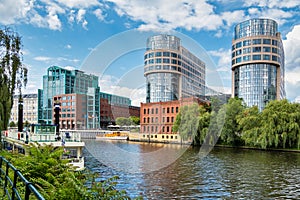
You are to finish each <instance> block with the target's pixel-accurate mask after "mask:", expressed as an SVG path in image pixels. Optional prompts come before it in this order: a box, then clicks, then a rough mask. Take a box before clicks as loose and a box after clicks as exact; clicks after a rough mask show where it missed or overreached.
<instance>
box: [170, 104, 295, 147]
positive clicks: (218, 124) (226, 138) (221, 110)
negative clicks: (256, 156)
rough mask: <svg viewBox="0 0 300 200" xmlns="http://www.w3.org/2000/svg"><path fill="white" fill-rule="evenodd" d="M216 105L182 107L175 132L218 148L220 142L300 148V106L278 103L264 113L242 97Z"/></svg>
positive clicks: (196, 141) (184, 137) (174, 128)
mask: <svg viewBox="0 0 300 200" xmlns="http://www.w3.org/2000/svg"><path fill="white" fill-rule="evenodd" d="M215 104H216V107H215V108H216V109H211V108H212V107H211V108H209V107H207V106H206V107H205V106H200V107H199V106H197V105H192V106H184V107H182V108H181V110H180V112H179V114H178V115H177V116H176V120H175V123H174V125H173V128H172V131H173V132H179V133H180V135H181V137H182V138H183V139H189V138H192V139H193V142H194V143H195V144H203V143H205V144H209V145H214V144H215V143H216V142H217V140H218V142H219V143H221V144H226V145H231V146H240V145H247V146H251V147H258V148H263V149H266V148H296V149H300V104H298V103H289V102H288V101H287V100H281V101H278V100H275V101H271V102H269V103H268V104H267V106H266V107H265V109H264V110H263V111H261V112H260V111H259V109H258V107H257V106H253V107H251V108H247V107H246V106H245V105H244V103H243V101H242V100H241V99H238V98H231V99H229V101H228V103H227V104H223V105H220V104H219V103H218V102H215ZM216 110H217V111H216ZM195 127H196V128H197V131H195V129H194V128H195ZM219 138H220V139H219Z"/></svg>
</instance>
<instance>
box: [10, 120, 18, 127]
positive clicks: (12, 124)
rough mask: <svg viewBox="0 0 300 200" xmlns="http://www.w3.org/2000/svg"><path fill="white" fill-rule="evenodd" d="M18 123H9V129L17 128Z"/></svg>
mask: <svg viewBox="0 0 300 200" xmlns="http://www.w3.org/2000/svg"><path fill="white" fill-rule="evenodd" d="M16 126H17V125H16V123H15V122H14V121H11V122H9V127H16Z"/></svg>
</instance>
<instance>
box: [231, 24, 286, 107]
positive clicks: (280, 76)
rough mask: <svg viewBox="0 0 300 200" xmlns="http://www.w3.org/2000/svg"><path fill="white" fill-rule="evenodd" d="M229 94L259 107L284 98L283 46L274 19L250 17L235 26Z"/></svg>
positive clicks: (249, 104)
mask: <svg viewBox="0 0 300 200" xmlns="http://www.w3.org/2000/svg"><path fill="white" fill-rule="evenodd" d="M232 96H233V97H239V98H242V99H243V100H244V101H245V103H246V104H247V105H248V106H250V107H251V106H254V105H256V106H258V108H259V109H260V110H262V109H264V107H265V106H266V104H267V103H268V102H269V101H271V100H275V99H283V98H285V86H284V50H283V45H282V41H281V35H280V33H279V32H278V25H277V23H276V21H274V20H272V19H250V20H247V21H244V22H242V23H240V24H237V25H236V26H235V29H234V38H233V41H232Z"/></svg>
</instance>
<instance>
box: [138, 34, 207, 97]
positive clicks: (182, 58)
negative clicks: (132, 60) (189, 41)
mask: <svg viewBox="0 0 300 200" xmlns="http://www.w3.org/2000/svg"><path fill="white" fill-rule="evenodd" d="M144 75H145V77H146V82H147V97H146V102H147V103H149V102H159V101H172V100H179V99H180V98H183V97H191V96H204V93H205V89H204V88H205V63H204V62H203V61H201V60H200V59H199V58H197V57H196V56H195V55H193V54H192V53H191V52H189V51H188V50H187V49H185V48H184V47H183V46H181V41H180V39H179V38H177V37H176V36H171V35H156V36H152V37H150V38H148V40H147V51H146V52H145V55H144Z"/></svg>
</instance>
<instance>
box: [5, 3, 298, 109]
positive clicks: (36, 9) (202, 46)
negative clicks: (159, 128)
mask: <svg viewBox="0 0 300 200" xmlns="http://www.w3.org/2000/svg"><path fill="white" fill-rule="evenodd" d="M251 18H271V19H274V20H276V21H277V23H278V25H279V32H281V36H282V40H283V45H284V50H285V83H286V93H287V99H288V100H290V101H295V100H298V101H299V102H300V78H299V77H300V0H284V1H282V0H248V1H240V0H206V1H204V0H183V1H182V0H151V1H150V0H126V1H124V0H88V1H87V0H40V1H37V0H14V1H12V0H0V27H1V28H3V27H10V28H11V29H12V30H14V31H15V32H17V33H18V34H19V35H20V36H21V37H22V43H23V49H22V52H23V63H24V65H25V66H26V67H27V68H28V69H29V73H28V74H29V75H28V78H29V81H28V84H27V86H26V88H25V90H24V91H23V93H37V89H39V88H42V77H43V75H46V73H47V68H48V67H50V66H53V65H55V66H60V67H66V68H68V69H79V70H82V71H84V72H86V73H92V74H95V75H97V76H99V85H100V88H101V91H103V92H108V93H113V94H117V95H120V96H126V97H129V98H131V99H132V104H133V105H136V106H139V105H140V102H145V93H146V91H145V78H144V76H143V54H144V52H145V48H146V39H147V37H149V36H151V35H154V34H160V33H167V34H174V35H176V36H178V37H179V38H180V39H181V40H182V45H183V46H185V47H186V48H187V49H189V50H191V51H192V52H193V53H194V54H195V55H197V56H198V57H199V58H200V59H203V60H204V61H207V76H206V82H207V84H208V86H211V87H212V88H214V89H218V90H220V91H222V92H224V93H230V92H231V42H232V37H233V30H234V26H235V25H236V24H237V23H240V22H242V21H244V20H247V19H251Z"/></svg>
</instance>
